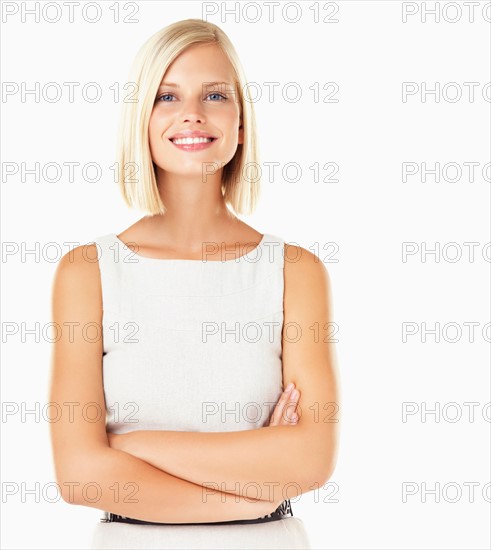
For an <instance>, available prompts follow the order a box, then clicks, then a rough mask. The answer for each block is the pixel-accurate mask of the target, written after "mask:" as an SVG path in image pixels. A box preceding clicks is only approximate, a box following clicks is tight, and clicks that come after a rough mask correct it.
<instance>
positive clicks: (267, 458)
mask: <svg viewBox="0 0 491 550" xmlns="http://www.w3.org/2000/svg"><path fill="white" fill-rule="evenodd" d="M292 248H293V249H296V250H294V251H293V253H294V254H295V256H296V257H297V258H298V250H301V255H300V260H297V261H295V262H289V261H288V255H286V256H285V293H284V295H285V298H284V299H285V304H284V334H283V340H282V344H283V379H284V380H289V381H292V382H293V383H294V384H295V385H296V386H297V389H298V390H299V391H300V394H301V398H300V401H299V402H298V406H297V413H298V416H299V418H298V422H297V423H296V424H294V425H293V424H292V423H289V422H281V423H275V422H272V423H271V424H270V426H268V427H263V428H259V429H255V430H246V431H236V432H219V433H209V432H179V431H147V430H142V431H138V430H137V431H133V432H129V433H126V434H120V435H115V434H108V441H109V444H110V445H111V447H113V448H115V449H119V450H122V451H124V452H127V453H129V454H132V455H133V456H136V457H138V458H140V459H142V460H144V461H145V462H147V463H149V464H151V465H152V466H154V467H156V468H159V469H161V470H163V471H165V472H168V473H170V474H172V475H174V476H177V477H179V478H181V479H186V480H188V481H191V482H193V483H196V484H198V485H202V486H204V487H207V486H209V487H213V488H216V489H219V490H221V491H225V492H229V493H234V494H237V495H240V496H253V497H254V498H259V499H261V500H275V499H277V498H279V497H281V496H283V498H293V497H295V496H298V495H299V494H301V493H305V492H308V491H311V490H313V489H315V488H318V487H319V486H321V485H323V484H324V483H325V482H326V481H327V479H329V477H330V476H331V474H332V471H333V469H334V465H335V461H336V453H337V441H336V440H337V423H338V418H337V417H336V416H335V413H337V411H338V398H337V387H336V386H337V384H336V364H335V362H336V358H335V352H334V349H333V345H332V342H330V341H329V340H328V333H325V332H324V331H326V330H328V329H329V327H330V323H331V309H332V308H331V296H330V285H329V278H328V274H327V271H326V269H325V267H324V265H323V264H322V263H320V262H319V261H318V259H317V258H316V257H315V256H314V255H313V254H311V253H310V252H307V251H306V250H305V249H301V248H299V247H292ZM291 255H293V254H291ZM289 326H294V327H295V329H296V334H297V335H296V336H295V337H294V341H293V338H292V337H291V336H290V337H289V336H288V334H285V330H288V327H289ZM319 327H320V328H319ZM287 398H289V394H284V395H283V396H282V399H283V400H285V399H287ZM293 401H294V405H296V402H297V400H293ZM279 405H281V406H279ZM283 406H284V403H281V400H280V403H278V405H277V408H276V410H275V413H274V414H273V416H274V415H275V414H276V415H277V416H279V417H283V416H284V414H283V413H282V410H283V411H285V412H286V409H283ZM290 409H291V407H290ZM290 412H293V411H292V410H290ZM329 413H334V414H329ZM197 449H198V450H199V452H196V451H197Z"/></svg>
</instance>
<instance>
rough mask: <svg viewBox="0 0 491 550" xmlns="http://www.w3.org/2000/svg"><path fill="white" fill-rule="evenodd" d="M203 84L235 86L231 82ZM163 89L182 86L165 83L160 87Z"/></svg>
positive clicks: (208, 83)
mask: <svg viewBox="0 0 491 550" xmlns="http://www.w3.org/2000/svg"><path fill="white" fill-rule="evenodd" d="M203 84H206V85H207V86H215V85H216V84H227V85H228V86H234V85H233V84H232V83H231V82H203ZM162 88H180V86H179V84H175V83H174V82H163V83H162V84H161V85H160V86H159V90H161V89H162Z"/></svg>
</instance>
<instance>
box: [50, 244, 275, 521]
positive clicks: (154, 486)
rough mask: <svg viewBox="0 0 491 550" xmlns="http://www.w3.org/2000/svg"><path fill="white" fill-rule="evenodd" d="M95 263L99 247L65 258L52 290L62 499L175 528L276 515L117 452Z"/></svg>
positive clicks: (54, 434)
mask: <svg viewBox="0 0 491 550" xmlns="http://www.w3.org/2000/svg"><path fill="white" fill-rule="evenodd" d="M96 258H97V250H96V248H95V246H94V245H89V246H85V247H78V248H76V249H75V250H74V251H72V252H71V253H69V254H66V255H65V256H64V257H63V258H62V259H61V261H60V263H59V265H58V267H57V271H56V275H55V278H54V284H53V299H52V318H53V322H54V323H55V326H57V327H59V338H58V339H57V340H56V342H55V343H54V344H53V346H54V347H53V354H52V371H51V385H50V402H51V403H54V404H56V406H52V407H51V408H50V413H51V414H52V416H51V418H50V420H51V423H50V429H51V443H52V450H53V457H54V464H55V472H56V479H57V482H58V484H59V485H60V489H61V494H62V497H63V499H64V500H65V501H66V502H69V503H73V504H79V505H84V506H89V507H92V508H99V509H103V510H106V511H109V512H113V513H116V514H120V515H124V516H128V517H132V518H135V519H142V520H146V521H156V522H169V523H187V522H189V523H194V522H197V523H199V522H211V521H229V520H233V519H251V518H257V517H260V516H263V515H265V514H268V513H270V512H272V511H273V510H274V509H275V507H276V506H278V504H279V502H280V500H279V501H278V502H275V503H272V502H265V501H253V500H250V499H249V501H248V500H246V499H242V498H238V497H236V495H231V494H226V493H223V492H220V491H209V490H208V491H203V488H202V487H201V486H198V485H196V484H194V483H192V482H189V481H187V480H183V479H180V478H178V477H174V476H173V475H171V474H169V473H166V472H163V471H160V470H159V469H156V468H154V467H153V466H151V465H150V464H148V463H146V462H144V461H142V460H140V459H138V458H136V457H133V456H131V455H129V454H127V453H124V452H122V451H118V450H115V449H112V448H110V446H109V443H108V439H107V435H106V426H105V421H106V415H105V411H106V409H105V400H104V391H103V383H102V352H103V346H102V295H101V287H100V275H99V268H98V263H97V261H96ZM90 259H94V260H95V261H88V260H90ZM98 335H99V337H98ZM57 411H58V412H57ZM59 411H62V414H61V415H60V414H59ZM55 415H57V418H56V419H55Z"/></svg>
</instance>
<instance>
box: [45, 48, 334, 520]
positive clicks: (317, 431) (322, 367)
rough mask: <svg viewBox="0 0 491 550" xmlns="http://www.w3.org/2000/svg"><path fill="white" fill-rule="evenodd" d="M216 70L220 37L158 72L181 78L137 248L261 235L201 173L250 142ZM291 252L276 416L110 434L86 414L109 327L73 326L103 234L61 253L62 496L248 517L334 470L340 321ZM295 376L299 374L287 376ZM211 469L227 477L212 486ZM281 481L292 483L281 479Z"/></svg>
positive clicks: (96, 307)
mask: <svg viewBox="0 0 491 550" xmlns="http://www.w3.org/2000/svg"><path fill="white" fill-rule="evenodd" d="M215 81H216V82H226V83H233V82H234V73H233V68H232V67H231V65H230V63H229V62H228V59H227V58H226V57H225V56H224V54H223V53H222V52H221V50H220V49H219V48H218V47H217V46H215V45H197V46H192V47H190V48H188V49H187V50H186V51H185V52H183V53H182V54H181V55H180V56H179V57H178V58H177V59H176V60H175V61H174V63H173V64H172V65H171V66H170V67H169V69H168V70H167V72H166V74H165V75H164V78H163V82H166V83H174V84H177V85H178V87H175V86H168V85H164V84H163V85H162V88H161V89H159V92H158V94H157V97H156V102H155V104H154V107H153V111H152V116H151V119H150V123H149V140H150V149H151V153H152V158H153V160H154V163H155V165H156V167H157V170H156V175H157V182H158V188H159V192H160V194H161V197H162V199H163V201H164V204H165V206H166V208H167V211H166V213H165V214H164V215H162V216H159V215H157V216H145V217H144V218H142V219H140V220H139V221H138V222H136V223H135V224H133V225H132V226H131V227H129V228H128V229H126V230H125V231H123V232H122V233H120V234H119V238H120V240H122V241H123V242H125V243H128V244H129V243H134V244H136V245H137V253H138V254H140V255H142V256H148V257H154V258H181V259H200V258H201V257H202V248H203V244H204V243H209V242H214V243H218V247H217V250H216V252H215V253H213V254H211V255H210V254H207V260H208V261H218V260H220V259H222V258H223V256H222V251H223V250H224V249H226V251H227V256H226V259H227V260H230V250H232V249H233V248H234V247H235V248H236V255H237V256H241V255H243V254H244V253H246V252H247V251H248V250H250V246H251V243H255V244H257V243H259V241H260V240H261V237H262V235H261V233H259V232H258V231H256V230H254V229H253V228H252V227H250V226H248V225H247V224H245V223H244V222H242V221H240V220H239V219H238V218H236V217H235V216H234V215H232V214H231V212H230V211H229V210H228V209H227V207H226V205H225V203H224V200H223V197H222V195H221V191H220V177H221V173H220V170H217V172H216V173H215V174H211V175H208V177H207V179H206V182H205V183H204V182H203V179H202V165H203V163H204V162H215V163H217V165H219V166H223V165H224V164H226V163H227V162H228V161H230V159H231V158H232V157H233V155H234V154H235V151H236V149H237V146H238V145H239V144H241V143H242V142H243V129H242V119H241V105H240V103H239V102H238V101H236V100H235V98H233V97H230V95H229V97H227V98H226V99H225V100H224V99H220V98H219V97H220V94H222V95H223V92H224V90H225V89H226V90H229V89H230V87H229V86H226V87H224V86H223V85H222V86H219V87H217V89H216V91H214V90H213V89H212V90H210V88H207V90H206V93H203V83H204V82H207V83H209V82H215ZM217 94H218V95H217ZM183 129H192V130H195V129H198V130H203V131H206V132H210V133H211V134H212V135H213V136H217V140H216V141H215V142H214V143H213V145H212V146H211V147H209V148H207V149H204V150H202V151H193V152H188V151H182V150H179V149H177V148H176V147H175V146H174V145H173V144H172V143H171V142H170V141H169V139H168V138H169V137H170V136H172V135H173V134H175V133H177V132H179V131H182V130H183ZM245 247H248V248H245ZM284 253H285V269H284V281H285V291H284V325H285V326H288V325H290V324H294V325H295V326H296V327H297V329H296V330H297V331H298V332H299V334H300V335H301V336H300V338H298V339H297V338H292V336H291V335H287V334H286V331H285V329H284V331H283V334H282V346H283V348H282V365H283V381H284V387H285V391H284V393H283V394H282V396H281V397H280V399H279V401H278V404H277V405H276V407H275V409H274V411H273V414H272V416H271V418H270V422H269V425H268V426H265V427H262V428H259V429H254V430H246V431H240V432H220V433H207V432H177V431H133V432H128V433H125V434H119V435H116V434H111V433H107V432H106V425H105V415H104V414H102V415H101V416H100V418H98V419H97V420H96V421H93V420H92V417H91V420H90V421H89V420H88V419H87V415H86V414H83V410H84V409H83V405H84V404H89V403H91V404H92V405H91V406H92V407H94V408H96V409H99V410H101V411H105V401H104V392H103V380H102V354H103V344H102V339H101V338H95V339H94V338H91V339H90V341H89V339H88V338H84V337H83V334H82V331H81V330H79V329H78V328H77V327H84V326H87V323H94V325H93V326H98V327H101V326H102V311H103V304H102V291H101V284H100V273H99V268H98V264H97V261H95V258H97V251H96V249H95V245H87V246H85V247H82V246H81V247H77V248H75V249H74V250H73V251H72V252H71V253H69V254H66V255H65V256H64V257H63V258H62V259H61V261H60V263H59V265H58V267H57V271H56V275H55V278H54V283H53V300H52V319H53V322H55V323H58V324H59V325H60V326H67V323H78V325H74V326H75V329H74V331H73V332H72V333H69V332H68V331H63V332H62V335H61V337H60V338H59V340H57V341H56V343H55V344H54V345H53V346H54V347H53V356H52V357H53V358H52V373H51V387H50V398H49V401H51V402H55V403H59V404H63V403H67V402H75V403H79V404H81V405H82V406H78V407H75V408H74V409H73V411H74V412H73V417H70V418H69V417H68V415H63V416H62V417H61V418H60V419H59V420H57V421H56V422H53V423H51V425H50V427H51V437H52V446H53V455H54V462H55V471H56V479H57V481H58V483H59V484H60V487H61V490H62V496H63V499H64V500H65V501H66V502H69V503H74V504H78V505H84V506H90V507H94V508H98V509H101V510H102V509H103V510H107V511H111V512H113V513H116V514H121V515H124V516H128V517H132V518H135V519H143V520H146V521H155V522H168V523H191V522H193V523H194V522H196V523H200V522H215V521H230V520H234V519H254V518H258V517H260V516H263V515H266V514H269V513H271V512H272V511H274V510H275V509H276V508H277V507H278V505H279V504H280V503H281V502H282V501H283V500H285V499H286V498H293V497H295V496H297V495H298V493H299V492H300V493H305V492H308V491H311V490H313V489H316V488H318V487H321V486H322V485H323V484H324V483H325V482H326V481H327V480H328V479H329V478H330V476H331V475H332V472H333V471H334V468H335V463H336V457H337V448H338V431H337V430H338V423H337V420H338V416H336V415H335V416H333V415H332V414H330V413H329V411H332V409H333V407H334V408H336V407H337V404H338V384H337V365H336V356H335V350H334V347H333V344H332V343H331V342H329V339H328V332H326V329H325V327H326V326H327V323H329V322H331V321H332V305H331V290H330V279H329V275H328V273H327V270H326V268H325V266H324V264H323V263H322V262H321V261H319V259H318V258H317V257H316V256H314V255H313V254H312V253H310V252H309V251H307V250H306V249H304V248H302V247H297V246H292V245H285V250H284ZM91 259H92V261H90V260H91ZM316 327H317V328H316ZM316 331H317V332H316ZM316 335H317V336H316ZM288 382H291V383H292V384H294V386H295V388H293V387H292V388H290V389H288V390H287V389H286V386H287V384H288ZM295 390H296V392H297V393H296V394H293V393H292V392H293V391H295ZM330 404H331V405H330ZM295 413H296V414H297V416H296V418H295V416H294V415H295ZM197 449H199V452H197V451H196V450H197ZM258 449H260V450H261V452H260V459H258V451H257V450H258ZM210 482H211V483H216V484H217V485H216V486H217V487H222V486H223V487H225V490H223V491H220V490H218V489H215V490H213V489H209V487H210V486H209V483H210ZM251 482H253V483H255V484H257V486H259V487H260V488H261V491H260V494H259V495H257V494H256V495H254V494H246V491H245V489H244V488H245V486H246V484H250V483H251ZM90 483H92V484H95V485H88V484H90ZM222 484H223V485H222ZM84 485H85V490H84ZM287 485H289V486H292V485H293V489H290V490H289V491H287V492H286V491H285V488H286V486H287ZM93 487H97V489H98V490H99V491H100V494H99V498H98V499H97V500H95V499H91V497H93V496H94V493H95V490H96V489H91V488H93ZM89 489H91V490H92V492H90V491H89Z"/></svg>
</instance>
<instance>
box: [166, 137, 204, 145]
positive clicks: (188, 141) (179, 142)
mask: <svg viewBox="0 0 491 550" xmlns="http://www.w3.org/2000/svg"><path fill="white" fill-rule="evenodd" d="M171 141H172V142H173V143H175V144H176V145H190V144H192V143H208V142H209V141H213V140H212V138H204V137H196V138H190V137H188V138H177V139H172V140H171Z"/></svg>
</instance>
